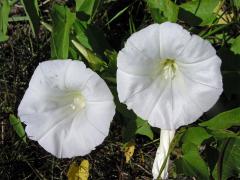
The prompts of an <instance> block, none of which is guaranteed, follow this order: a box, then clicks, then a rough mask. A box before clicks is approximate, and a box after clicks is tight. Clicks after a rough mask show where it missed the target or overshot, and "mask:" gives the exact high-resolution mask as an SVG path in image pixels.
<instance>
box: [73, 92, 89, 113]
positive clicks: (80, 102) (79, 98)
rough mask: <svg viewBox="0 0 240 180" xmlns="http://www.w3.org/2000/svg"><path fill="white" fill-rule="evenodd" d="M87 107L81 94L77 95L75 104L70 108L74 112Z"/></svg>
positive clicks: (74, 100)
mask: <svg viewBox="0 0 240 180" xmlns="http://www.w3.org/2000/svg"><path fill="white" fill-rule="evenodd" d="M85 106H86V103H85V99H84V97H83V96H82V95H80V94H78V95H75V96H74V98H73V103H72V104H70V107H71V108H72V109H73V110H76V109H83V108H84V107H85Z"/></svg>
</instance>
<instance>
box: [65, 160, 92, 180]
mask: <svg viewBox="0 0 240 180" xmlns="http://www.w3.org/2000/svg"><path fill="white" fill-rule="evenodd" d="M67 177H68V180H88V177H89V162H88V160H83V161H82V162H81V164H80V165H79V166H78V165H77V163H76V162H73V163H72V164H71V165H70V167H69V170H68V173H67Z"/></svg>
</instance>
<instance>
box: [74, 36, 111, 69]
mask: <svg viewBox="0 0 240 180" xmlns="http://www.w3.org/2000/svg"><path fill="white" fill-rule="evenodd" d="M72 43H73V45H74V46H75V47H76V48H77V50H78V51H79V52H80V53H81V54H82V55H83V57H84V58H85V59H86V60H87V61H88V63H89V65H90V67H91V68H92V69H93V70H94V71H103V70H104V69H105V68H106V67H107V63H106V62H104V61H102V60H101V59H100V58H99V57H98V56H97V55H95V54H94V53H93V52H92V51H91V50H90V49H87V48H85V47H84V46H83V45H81V44H80V43H78V42H77V41H74V40H72Z"/></svg>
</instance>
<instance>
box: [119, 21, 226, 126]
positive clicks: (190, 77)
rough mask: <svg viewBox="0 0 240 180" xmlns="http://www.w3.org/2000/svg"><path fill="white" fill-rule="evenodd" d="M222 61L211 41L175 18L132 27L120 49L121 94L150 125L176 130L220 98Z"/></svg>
mask: <svg viewBox="0 0 240 180" xmlns="http://www.w3.org/2000/svg"><path fill="white" fill-rule="evenodd" d="M220 65H221V60H220V59H219V57H218V56H217V55H216V51H215V49H214V48H213V47H212V46H211V44H210V43H209V42H208V41H206V40H203V39H202V38H200V37H199V36H197V35H191V34H190V33H189V32H188V31H186V30H184V29H183V28H182V27H181V26H180V25H178V24H175V23H169V22H166V23H162V24H153V25H150V26H148V27H146V28H144V29H142V30H141V31H139V32H136V33H134V34H133V35H132V36H131V37H130V38H129V39H128V40H127V42H126V44H125V47H124V48H123V49H122V50H121V51H120V52H119V54H118V58H117V66H118V70H117V90H118V96H119V99H120V101H121V102H123V103H125V104H126V105H127V107H128V108H129V109H132V110H133V111H134V112H135V113H136V114H137V115H138V116H140V117H142V118H143V119H146V120H148V122H149V124H150V125H152V126H154V127H159V128H161V129H164V130H175V129H177V128H178V127H180V126H182V125H187V124H189V123H192V122H194V121H195V120H197V119H198V118H199V117H200V116H201V115H202V114H203V112H206V111H207V110H209V108H211V107H212V106H213V105H214V104H215V103H216V101H217V99H218V98H219V96H220V94H221V93H222V76H221V72H220Z"/></svg>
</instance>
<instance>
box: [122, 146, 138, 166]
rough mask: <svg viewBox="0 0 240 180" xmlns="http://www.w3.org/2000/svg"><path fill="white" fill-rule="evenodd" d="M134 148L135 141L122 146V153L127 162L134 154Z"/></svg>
mask: <svg viewBox="0 0 240 180" xmlns="http://www.w3.org/2000/svg"><path fill="white" fill-rule="evenodd" d="M134 150H135V143H133V142H128V143H127V144H126V146H125V148H124V155H125V158H126V163H128V162H129V161H130V159H131V158H132V156H133V154H134Z"/></svg>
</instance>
